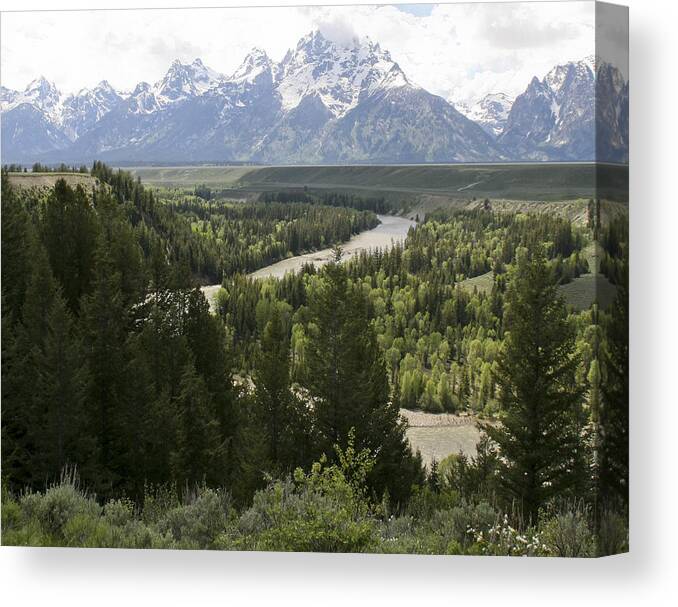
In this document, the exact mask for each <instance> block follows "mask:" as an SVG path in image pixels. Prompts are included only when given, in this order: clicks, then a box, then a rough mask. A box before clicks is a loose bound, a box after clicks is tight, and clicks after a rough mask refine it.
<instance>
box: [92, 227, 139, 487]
mask: <svg viewBox="0 0 678 607" xmlns="http://www.w3.org/2000/svg"><path fill="white" fill-rule="evenodd" d="M81 323H82V330H83V336H84V346H85V350H86V352H87V364H88V367H89V371H90V374H91V379H92V381H91V383H90V390H89V395H88V411H89V415H90V416H91V420H90V423H91V427H92V428H93V431H94V433H95V435H96V439H97V451H98V460H99V469H100V474H99V475H98V478H97V479H96V481H97V483H98V487H97V492H98V493H99V494H103V493H105V492H107V491H111V490H112V489H113V488H114V487H115V486H116V485H118V484H119V483H123V482H125V479H126V478H128V474H129V471H130V469H131V468H133V467H134V465H135V464H134V462H133V461H132V458H131V454H132V452H131V450H130V443H129V434H128V432H127V430H128V427H129V424H131V423H133V419H132V416H131V409H132V402H131V396H132V395H131V394H130V393H129V389H130V385H129V383H128V382H127V377H126V376H127V365H128V362H129V359H130V358H131V353H130V351H129V348H128V342H127V324H128V311H127V310H126V309H125V307H124V305H123V303H122V293H121V289H120V274H119V273H118V272H116V271H115V270H114V266H113V263H112V260H111V255H110V249H109V246H108V243H107V241H106V239H105V238H100V239H99V244H98V248H97V253H96V266H95V276H94V282H93V290H92V292H91V293H90V294H89V295H86V296H85V297H84V298H83V302H82V318H81Z"/></svg>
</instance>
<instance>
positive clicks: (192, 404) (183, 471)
mask: <svg viewBox="0 0 678 607" xmlns="http://www.w3.org/2000/svg"><path fill="white" fill-rule="evenodd" d="M210 400H211V399H210V394H209V391H208V389H207V386H206V384H205V381H204V380H203V379H202V378H201V377H200V375H198V374H197V373H196V371H195V366H194V365H193V363H189V364H187V365H186V368H185V370H184V373H183V376H182V380H181V392H180V394H179V397H178V398H177V406H176V411H177V434H176V443H175V448H174V450H173V452H172V456H171V465H172V472H173V477H174V480H175V481H176V483H177V484H178V486H179V487H181V488H183V487H187V488H189V489H192V488H193V487H194V486H195V485H198V484H201V483H203V482H207V483H209V484H217V483H218V482H219V480H221V477H222V474H223V466H224V458H223V449H222V447H221V442H220V440H219V424H218V422H217V421H216V420H215V419H214V418H213V417H212V416H211V415H210V411H211V409H212V404H211V402H210ZM215 481H216V482H215Z"/></svg>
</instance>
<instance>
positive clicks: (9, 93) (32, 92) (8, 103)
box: [0, 76, 62, 124]
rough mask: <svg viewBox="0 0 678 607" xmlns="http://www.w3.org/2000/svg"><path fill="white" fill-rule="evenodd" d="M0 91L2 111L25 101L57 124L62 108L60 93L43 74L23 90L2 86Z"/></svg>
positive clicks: (0, 107) (11, 108)
mask: <svg viewBox="0 0 678 607" xmlns="http://www.w3.org/2000/svg"><path fill="white" fill-rule="evenodd" d="M0 93H1V96H0V109H1V110H2V112H3V113H4V112H8V111H10V110H13V109H14V108H16V107H19V106H20V105H22V104H24V103H25V104H28V105H31V106H33V107H34V108H36V109H38V110H40V111H41V112H42V113H43V114H44V115H45V117H46V118H47V119H48V120H49V121H50V122H53V123H55V124H58V122H59V119H60V116H61V110H62V95H61V92H60V91H59V90H58V89H57V88H56V86H55V85H54V84H53V83H51V82H49V81H48V80H47V79H46V78H45V77H44V76H40V77H39V78H36V79H35V80H33V81H32V82H30V83H29V84H28V86H27V87H26V88H25V89H24V90H23V91H13V90H11V89H7V88H5V87H2V90H1V91H0Z"/></svg>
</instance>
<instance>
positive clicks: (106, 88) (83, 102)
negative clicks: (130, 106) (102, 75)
mask: <svg viewBox="0 0 678 607" xmlns="http://www.w3.org/2000/svg"><path fill="white" fill-rule="evenodd" d="M122 100H123V98H122V96H121V95H120V94H119V93H118V92H117V91H115V90H114V89H113V87H112V86H111V85H110V84H109V83H108V82H107V81H106V80H102V81H101V82H100V83H99V84H98V85H97V86H95V87H94V88H93V89H82V90H81V91H80V92H79V93H78V94H77V95H70V96H68V97H66V99H64V101H63V109H62V112H61V115H60V116H59V118H58V119H57V124H59V125H60V126H61V127H62V129H63V131H64V133H65V134H66V136H67V137H68V138H69V139H70V140H71V141H75V140H76V139H77V138H78V137H80V135H82V134H83V133H85V132H86V131H88V130H89V129H90V128H92V127H93V126H94V125H95V124H96V123H97V122H98V121H99V120H101V119H102V118H103V117H104V116H105V115H106V114H108V112H110V111H111V110H112V109H113V108H115V107H117V106H118V105H119V104H120V102H121V101H122Z"/></svg>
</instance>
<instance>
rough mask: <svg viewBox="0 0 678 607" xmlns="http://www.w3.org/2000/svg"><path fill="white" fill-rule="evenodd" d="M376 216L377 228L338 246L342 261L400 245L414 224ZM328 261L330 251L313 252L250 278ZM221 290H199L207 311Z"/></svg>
mask: <svg viewBox="0 0 678 607" xmlns="http://www.w3.org/2000/svg"><path fill="white" fill-rule="evenodd" d="M377 217H378V218H379V221H380V222H381V223H380V224H379V225H378V226H377V227H376V228H372V229H371V230H366V231H365V232H361V233H360V234H356V235H355V236H353V237H352V238H351V239H350V240H349V241H348V242H345V243H343V244H342V245H341V249H342V251H343V254H344V255H343V258H344V260H346V259H350V258H351V257H353V256H354V255H356V254H357V253H360V251H367V250H369V249H385V248H388V247H391V246H393V245H394V244H398V243H402V242H404V241H405V238H406V237H407V232H408V231H409V229H410V227H412V226H415V225H416V222H415V221H413V220H411V219H407V218H405V217H394V216H393V215H377ZM331 260H332V249H331V248H329V249H322V250H320V251H314V252H313V253H305V254H304V255H296V256H295V257H288V258H287V259H283V260H282V261H278V262H276V263H273V264H271V265H270V266H266V267H265V268H260V269H259V270H257V271H256V272H252V273H251V274H250V276H251V277H252V278H269V277H274V278H282V277H283V276H284V275H285V274H286V273H287V272H298V271H299V270H301V268H302V267H303V266H304V264H307V263H312V264H314V265H315V266H316V267H320V266H323V265H325V264H326V263H328V262H330V261H331ZM220 288H221V285H220V284H218V285H207V286H205V287H202V288H201V290H202V292H203V293H204V295H205V297H206V298H207V301H209V303H210V308H213V307H214V302H215V300H216V296H217V292H218V291H219V289H220Z"/></svg>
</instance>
